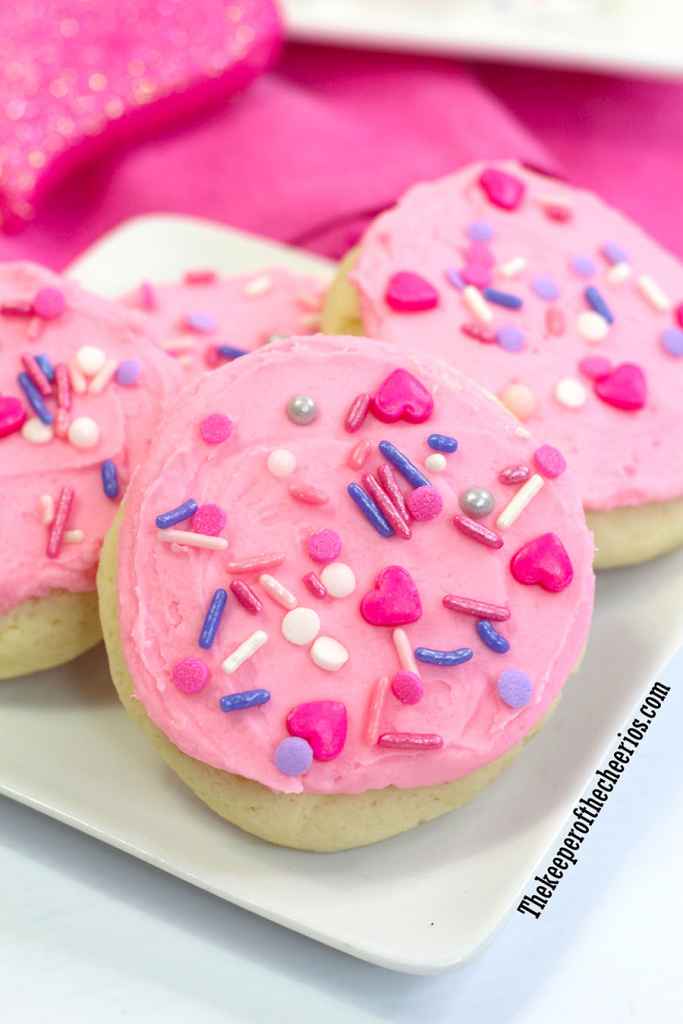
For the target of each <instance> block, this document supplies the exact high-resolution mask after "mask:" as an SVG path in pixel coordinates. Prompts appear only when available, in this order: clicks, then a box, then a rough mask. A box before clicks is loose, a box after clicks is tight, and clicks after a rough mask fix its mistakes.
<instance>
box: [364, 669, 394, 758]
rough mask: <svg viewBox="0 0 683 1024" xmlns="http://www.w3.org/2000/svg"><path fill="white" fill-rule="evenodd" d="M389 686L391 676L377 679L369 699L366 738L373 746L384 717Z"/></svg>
mask: <svg viewBox="0 0 683 1024" xmlns="http://www.w3.org/2000/svg"><path fill="white" fill-rule="evenodd" d="M388 686H389V677H388V676H382V677H381V679H378V680H377V682H376V683H375V685H374V686H373V688H372V690H371V691H370V700H369V701H368V711H367V717H366V720H365V739H366V740H367V743H368V745H369V746H371V747H374V746H375V744H376V743H377V734H378V732H379V722H380V718H381V717H382V709H383V707H384V699H385V697H386V692H387V687H388Z"/></svg>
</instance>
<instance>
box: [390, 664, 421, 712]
mask: <svg viewBox="0 0 683 1024" xmlns="http://www.w3.org/2000/svg"><path fill="white" fill-rule="evenodd" d="M391 692H392V693H393V695H394V697H395V698H396V700H399V701H400V702H401V704H419V702H420V701H421V700H422V698H423V696H424V686H423V685H422V680H421V679H420V677H419V676H418V675H416V674H415V673H414V672H405V671H401V672H397V673H396V675H395V676H394V678H393V679H392V680H391Z"/></svg>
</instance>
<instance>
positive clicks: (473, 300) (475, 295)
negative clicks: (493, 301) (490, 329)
mask: <svg viewBox="0 0 683 1024" xmlns="http://www.w3.org/2000/svg"><path fill="white" fill-rule="evenodd" d="M462 297H463V300H464V302H465V305H466V306H467V308H468V309H469V311H470V313H471V314H472V315H473V316H476V318H477V320H480V321H481V323H483V324H490V323H491V322H492V321H493V312H492V310H491V307H490V306H489V304H488V302H487V301H486V299H485V298H484V296H483V295H482V294H481V292H480V291H479V289H478V288H475V287H474V285H473V284H467V285H465V287H464V288H463V290H462Z"/></svg>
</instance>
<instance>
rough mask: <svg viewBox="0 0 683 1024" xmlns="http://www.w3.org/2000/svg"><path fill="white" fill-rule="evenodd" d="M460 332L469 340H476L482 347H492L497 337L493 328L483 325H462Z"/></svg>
mask: <svg viewBox="0 0 683 1024" xmlns="http://www.w3.org/2000/svg"><path fill="white" fill-rule="evenodd" d="M460 330H461V332H462V333H463V334H464V335H465V336H466V337H467V338H474V340H475V341H480V342H481V343H482V345H492V344H493V343H494V341H495V340H496V335H495V333H494V332H493V331H492V330H491V328H490V327H484V325H483V324H461V325H460Z"/></svg>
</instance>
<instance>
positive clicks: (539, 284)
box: [531, 274, 560, 302]
mask: <svg viewBox="0 0 683 1024" xmlns="http://www.w3.org/2000/svg"><path fill="white" fill-rule="evenodd" d="M531 287H532V288H533V290H534V291H535V292H536V294H537V295H538V297H539V299H545V301H546V302H553V301H554V300H555V299H556V298H557V297H558V296H559V294H560V289H559V288H558V287H557V285H556V284H555V282H554V281H553V279H552V277H548V276H547V275H546V274H537V276H536V277H534V278H533V279H532V281H531Z"/></svg>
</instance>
